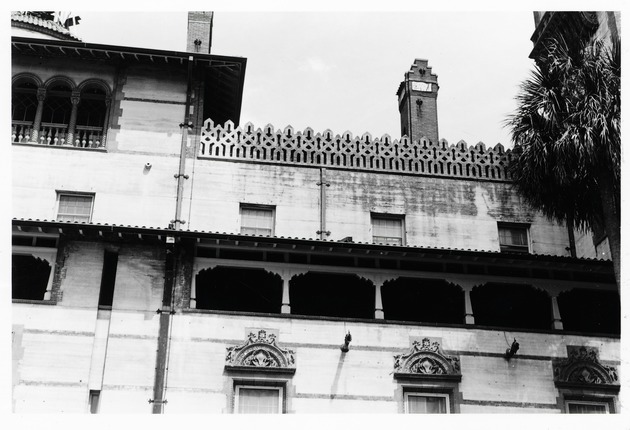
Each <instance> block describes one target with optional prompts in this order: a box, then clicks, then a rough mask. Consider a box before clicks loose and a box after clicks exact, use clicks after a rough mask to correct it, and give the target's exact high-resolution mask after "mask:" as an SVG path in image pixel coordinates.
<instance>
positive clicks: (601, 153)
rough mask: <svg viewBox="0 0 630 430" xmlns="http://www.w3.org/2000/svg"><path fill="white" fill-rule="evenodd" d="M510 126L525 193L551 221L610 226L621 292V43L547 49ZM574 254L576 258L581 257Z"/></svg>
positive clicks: (560, 44) (514, 169)
mask: <svg viewBox="0 0 630 430" xmlns="http://www.w3.org/2000/svg"><path fill="white" fill-rule="evenodd" d="M546 48H547V51H546V54H547V55H546V57H545V58H544V59H543V60H542V61H540V63H539V64H538V65H536V66H535V69H534V70H533V71H532V73H531V76H530V78H529V79H527V80H526V81H525V82H523V83H522V85H521V88H520V92H519V94H518V95H517V97H516V100H517V109H516V111H515V113H514V114H513V115H511V116H510V117H509V118H508V120H507V125H508V126H509V128H510V131H511V134H512V141H513V142H514V145H515V146H514V153H515V158H514V160H513V162H512V164H511V166H510V172H511V174H512V178H513V180H514V183H515V186H516V188H517V190H518V191H519V192H520V193H521V194H522V195H523V196H524V197H525V199H526V200H527V201H528V202H529V203H530V204H531V205H532V206H533V207H535V208H537V209H539V210H541V211H542V212H543V213H544V214H545V215H547V217H549V218H550V219H556V220H558V221H561V222H565V223H566V224H567V227H568V229H569V232H570V238H571V239H572V233H573V228H574V227H575V228H579V229H581V230H584V229H586V228H592V227H593V225H594V224H595V223H599V224H600V225H603V227H604V230H605V232H606V235H607V236H608V241H609V245H610V250H611V254H612V255H611V256H612V260H613V266H614V270H615V278H616V281H617V286H618V287H619V286H620V278H619V264H620V242H621V237H620V236H621V235H620V227H621V225H620V194H619V193H620V174H621V173H620V170H621V166H620V164H621V162H620V160H621V135H620V116H621V115H620V113H621V106H620V105H621V94H620V84H621V62H620V49H619V42H615V43H613V45H612V47H610V46H606V45H605V44H604V43H603V42H602V41H599V40H595V41H591V42H574V43H573V44H569V43H567V42H566V41H565V40H564V39H563V38H562V37H558V38H554V39H551V40H550V41H549V42H548V44H547V47H546ZM573 255H574V254H573Z"/></svg>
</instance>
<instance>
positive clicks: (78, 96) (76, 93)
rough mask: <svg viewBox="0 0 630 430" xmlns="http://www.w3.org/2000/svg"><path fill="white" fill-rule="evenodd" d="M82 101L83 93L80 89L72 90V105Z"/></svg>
mask: <svg viewBox="0 0 630 430" xmlns="http://www.w3.org/2000/svg"><path fill="white" fill-rule="evenodd" d="M80 101H81V93H80V92H79V91H72V94H70V102H72V106H73V107H74V106H76V105H78V104H79V102H80Z"/></svg>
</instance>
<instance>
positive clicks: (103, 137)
mask: <svg viewBox="0 0 630 430" xmlns="http://www.w3.org/2000/svg"><path fill="white" fill-rule="evenodd" d="M111 103H112V99H111V97H108V98H106V99H105V120H104V121H103V133H102V135H101V141H100V143H99V144H98V145H96V146H97V147H98V148H104V147H105V144H106V142H107V127H108V124H109V109H110V108H111Z"/></svg>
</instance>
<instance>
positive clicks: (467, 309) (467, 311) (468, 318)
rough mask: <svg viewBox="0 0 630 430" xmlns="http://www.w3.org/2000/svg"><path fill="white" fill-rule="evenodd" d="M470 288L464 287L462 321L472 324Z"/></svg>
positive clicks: (473, 319)
mask: <svg viewBox="0 0 630 430" xmlns="http://www.w3.org/2000/svg"><path fill="white" fill-rule="evenodd" d="M471 290H472V287H471V288H464V323H465V324H474V323H475V316H474V315H473V309H472V302H471V301H470V291H471Z"/></svg>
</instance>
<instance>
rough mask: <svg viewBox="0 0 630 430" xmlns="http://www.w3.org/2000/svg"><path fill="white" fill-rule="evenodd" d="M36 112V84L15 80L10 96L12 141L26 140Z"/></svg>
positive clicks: (29, 135) (28, 137) (29, 134)
mask: <svg viewBox="0 0 630 430" xmlns="http://www.w3.org/2000/svg"><path fill="white" fill-rule="evenodd" d="M36 113H37V85H36V84H35V83H33V82H31V81H21V82H17V83H16V84H15V85H14V86H13V92H12V97H11V120H12V128H13V129H12V133H11V135H12V142H28V141H29V139H30V137H31V131H32V127H33V123H34V121H35V114H36Z"/></svg>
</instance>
